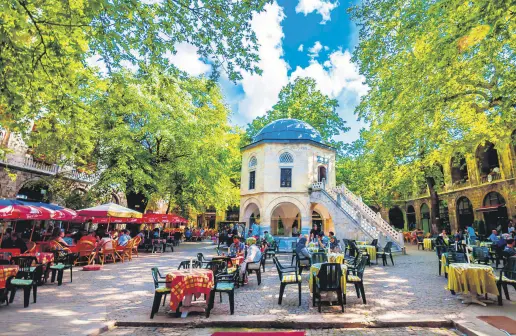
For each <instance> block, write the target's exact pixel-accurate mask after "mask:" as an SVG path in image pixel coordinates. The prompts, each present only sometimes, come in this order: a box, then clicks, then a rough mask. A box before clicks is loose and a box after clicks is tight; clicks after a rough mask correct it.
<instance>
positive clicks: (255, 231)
mask: <svg viewBox="0 0 516 336" xmlns="http://www.w3.org/2000/svg"><path fill="white" fill-rule="evenodd" d="M251 230H252V231H253V237H260V234H261V232H260V224H258V223H256V222H254V223H253V225H251Z"/></svg>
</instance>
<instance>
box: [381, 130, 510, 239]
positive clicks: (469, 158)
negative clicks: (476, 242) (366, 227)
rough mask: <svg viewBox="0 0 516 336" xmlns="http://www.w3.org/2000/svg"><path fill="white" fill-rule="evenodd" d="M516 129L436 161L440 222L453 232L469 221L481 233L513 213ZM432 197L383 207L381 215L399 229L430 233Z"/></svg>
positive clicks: (502, 223) (503, 223) (425, 195)
mask: <svg viewBox="0 0 516 336" xmlns="http://www.w3.org/2000/svg"><path fill="white" fill-rule="evenodd" d="M515 139H516V131H514V132H513V133H512V135H511V137H510V139H502V140H501V141H500V142H499V143H491V142H485V143H484V142H483V143H480V144H478V146H477V147H476V150H475V151H474V152H472V153H467V154H466V155H463V156H460V155H458V154H457V155H454V156H452V157H449V158H448V160H446V162H440V163H438V164H439V165H440V167H441V171H442V173H443V177H444V183H443V184H441V185H439V186H437V190H438V196H439V220H440V222H441V223H442V225H443V226H444V227H449V228H450V229H451V230H452V231H455V230H457V229H464V228H465V226H466V225H468V224H474V225H476V226H477V227H476V228H477V230H480V231H481V232H490V231H491V230H492V229H496V228H498V227H501V228H502V231H503V232H507V223H508V221H509V220H510V219H513V221H515V220H514V217H515V216H516V179H515V178H516V142H515V141H514V140H515ZM431 207H432V204H431V201H430V195H429V193H428V191H426V192H425V193H423V194H422V195H420V196H419V197H416V198H414V199H410V200H408V201H404V202H399V205H398V206H395V207H392V208H390V209H382V210H381V215H382V217H383V218H384V219H385V220H386V221H388V222H389V223H390V224H391V225H393V226H395V227H397V228H400V229H411V228H414V227H417V228H421V229H423V230H424V231H425V232H428V231H430V225H431V224H430V214H431V210H432V209H431Z"/></svg>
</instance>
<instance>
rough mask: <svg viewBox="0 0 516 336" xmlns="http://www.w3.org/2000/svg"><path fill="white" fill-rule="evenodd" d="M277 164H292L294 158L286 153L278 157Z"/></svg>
mask: <svg viewBox="0 0 516 336" xmlns="http://www.w3.org/2000/svg"><path fill="white" fill-rule="evenodd" d="M279 162H280V163H294V157H293V156H292V154H290V153H288V152H286V153H283V154H281V155H280V157H279Z"/></svg>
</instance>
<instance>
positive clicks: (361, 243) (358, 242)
mask: <svg viewBox="0 0 516 336" xmlns="http://www.w3.org/2000/svg"><path fill="white" fill-rule="evenodd" d="M356 243H357V245H359V246H360V245H367V244H369V242H366V241H357V242H356Z"/></svg>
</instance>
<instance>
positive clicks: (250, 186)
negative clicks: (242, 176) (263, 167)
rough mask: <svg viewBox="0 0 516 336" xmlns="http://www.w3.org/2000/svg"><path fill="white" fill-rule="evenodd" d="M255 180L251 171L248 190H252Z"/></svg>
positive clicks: (253, 172) (254, 174) (254, 175)
mask: <svg viewBox="0 0 516 336" xmlns="http://www.w3.org/2000/svg"><path fill="white" fill-rule="evenodd" d="M255 179H256V172H255V171H254V170H253V171H252V172H249V190H253V189H254V183H255Z"/></svg>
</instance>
